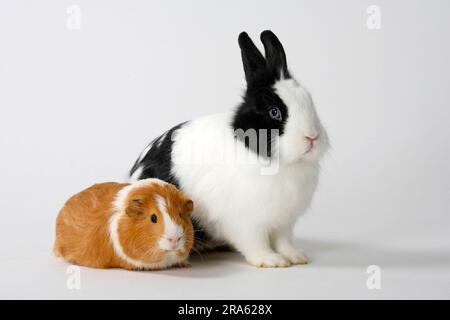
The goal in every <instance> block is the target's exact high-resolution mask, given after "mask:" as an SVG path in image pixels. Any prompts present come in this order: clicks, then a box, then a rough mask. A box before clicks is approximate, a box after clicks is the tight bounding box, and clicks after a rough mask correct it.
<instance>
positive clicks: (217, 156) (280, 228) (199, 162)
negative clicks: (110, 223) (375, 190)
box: [130, 30, 328, 267]
mask: <svg viewBox="0 0 450 320" xmlns="http://www.w3.org/2000/svg"><path fill="white" fill-rule="evenodd" d="M261 41H262V43H263V45H264V50H265V58H264V56H263V55H262V54H261V52H260V51H259V50H258V49H257V47H256V46H255V45H254V43H253V42H252V40H251V39H250V37H249V36H248V35H247V33H245V32H242V33H241V34H240V35H239V46H240V48H241V54H242V61H243V65H244V71H245V78H246V81H247V89H246V92H245V95H244V97H243V102H242V103H241V104H240V105H239V106H238V107H237V108H236V109H234V110H232V111H230V112H227V113H224V114H217V115H211V116H205V117H202V118H199V119H196V120H192V121H188V122H185V123H182V124H180V125H178V126H176V127H174V128H172V129H170V130H169V131H167V132H166V133H164V134H163V135H161V136H160V137H158V138H157V139H155V140H154V141H152V142H151V143H150V144H149V145H148V146H147V148H145V150H144V151H143V152H142V153H141V156H140V157H139V159H138V160H137V161H136V163H135V164H134V166H133V168H132V169H131V171H130V179H131V180H139V179H145V178H150V177H153V178H159V179H162V180H165V181H168V182H170V183H173V184H175V185H177V186H178V187H179V188H180V189H181V190H182V191H183V192H185V193H186V194H188V195H189V197H191V198H192V200H193V201H194V202H195V204H196V209H195V212H194V213H193V219H194V222H195V224H196V225H197V227H198V228H199V229H200V230H202V232H204V234H203V235H202V236H206V237H207V238H209V240H212V241H213V242H214V243H217V244H228V245H232V246H233V247H234V248H236V249H237V250H238V251H240V252H241V253H242V254H243V255H244V256H245V258H246V259H247V261H248V262H249V263H251V264H252V265H255V266H259V267H285V266H289V265H291V264H303V263H306V262H307V258H306V257H305V255H304V254H303V252H302V251H301V250H300V249H297V248H295V247H294V246H293V244H292V231H293V227H294V224H295V221H296V219H297V217H298V216H299V215H301V214H302V213H303V212H304V211H305V210H306V209H307V208H308V207H309V205H310V203H311V199H312V197H313V194H314V191H315V189H316V186H317V181H318V174H319V160H320V158H321V156H322V155H323V154H324V152H325V151H326V150H327V148H328V137H327V133H326V131H325V129H324V128H323V126H322V124H321V123H320V120H319V118H318V116H317V113H316V111H315V108H314V104H313V101H312V99H311V96H310V95H309V93H308V92H307V91H306V90H305V89H304V88H303V87H302V86H301V85H300V84H299V83H298V82H297V81H296V80H295V79H294V78H293V77H292V75H291V73H290V72H289V71H288V69H287V64H286V56H285V53H284V49H283V47H282V45H281V43H280V41H279V40H278V38H277V37H276V36H275V35H274V34H273V33H272V32H271V31H268V30H267V31H264V32H262V33H261ZM255 141H256V143H255Z"/></svg>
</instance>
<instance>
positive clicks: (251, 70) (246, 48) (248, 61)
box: [238, 32, 266, 84]
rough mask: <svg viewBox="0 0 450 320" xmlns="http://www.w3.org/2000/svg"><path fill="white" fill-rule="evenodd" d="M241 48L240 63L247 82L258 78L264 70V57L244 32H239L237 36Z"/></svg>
mask: <svg viewBox="0 0 450 320" xmlns="http://www.w3.org/2000/svg"><path fill="white" fill-rule="evenodd" d="M238 42H239V47H240V48H241V56H242V63H243V64H244V72H245V79H246V80H247V84H249V83H251V82H252V81H253V80H255V79H256V78H258V75H261V74H263V73H264V72H265V71H266V59H264V56H263V55H262V53H261V52H260V51H259V50H258V48H257V47H256V46H255V44H254V43H253V41H252V39H250V37H249V36H248V34H247V33H246V32H241V34H240V35H239V38H238Z"/></svg>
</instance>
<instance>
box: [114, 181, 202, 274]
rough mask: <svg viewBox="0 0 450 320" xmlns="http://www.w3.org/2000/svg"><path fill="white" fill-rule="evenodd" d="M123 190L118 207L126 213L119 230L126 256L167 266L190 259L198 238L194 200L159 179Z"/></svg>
mask: <svg viewBox="0 0 450 320" xmlns="http://www.w3.org/2000/svg"><path fill="white" fill-rule="evenodd" d="M121 192H122V194H120V193H119V196H118V198H117V199H116V207H117V206H119V207H121V208H122V211H123V212H124V214H122V216H121V218H120V220H119V221H118V225H117V233H118V237H119V240H120V244H121V246H122V248H123V253H124V254H125V255H126V257H129V258H131V259H133V260H137V261H141V262H143V263H145V264H150V265H151V264H158V263H162V264H166V265H165V266H169V265H170V263H171V262H172V263H176V262H178V261H182V260H184V259H186V258H187V257H188V255H189V251H190V250H191V248H192V246H193V241H194V229H193V225H192V222H191V219H190V214H191V212H192V210H193V202H192V200H190V199H189V198H187V197H186V196H185V195H184V194H183V193H182V192H180V191H179V190H178V189H177V188H176V187H175V186H173V185H171V184H168V183H165V182H163V181H160V180H157V179H145V180H140V181H138V182H136V183H134V184H131V185H129V186H128V187H125V188H124V189H123V190H121ZM117 203H119V204H118V205H117Z"/></svg>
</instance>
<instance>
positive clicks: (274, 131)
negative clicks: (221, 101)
mask: <svg viewBox="0 0 450 320" xmlns="http://www.w3.org/2000/svg"><path fill="white" fill-rule="evenodd" d="M261 41H262V43H263V45H264V51H265V57H264V56H263V55H262V54H261V52H260V51H259V50H258V48H257V47H256V46H255V44H254V43H253V41H252V40H251V39H250V37H249V36H248V35H247V33H245V32H242V33H241V34H240V35H239V46H240V48H241V54H242V61H243V65H244V71H245V79H246V81H247V89H246V91H245V94H244V97H243V100H244V101H243V102H242V104H241V105H240V106H239V107H238V108H237V110H236V113H235V115H234V118H233V128H234V130H235V131H237V130H241V131H242V132H247V131H249V130H250V131H253V132H255V133H256V136H257V140H258V143H257V144H255V145H257V147H256V148H255V147H253V148H252V147H251V144H250V143H249V141H248V139H247V138H248V137H249V136H248V135H244V136H243V137H244V138H243V142H244V143H245V144H246V146H247V147H249V148H251V149H254V151H255V152H258V153H259V155H263V156H264V155H266V156H269V157H271V156H274V155H275V154H276V155H277V156H278V157H279V161H280V162H281V163H291V162H296V161H311V162H315V161H318V160H319V159H320V157H321V156H322V154H323V153H324V152H325V151H326V149H327V148H328V137H327V133H326V131H325V129H324V128H323V126H322V124H321V123H320V120H319V118H318V115H317V113H316V110H315V107H314V103H313V101H312V99H311V96H310V94H309V93H308V91H306V90H305V89H304V88H303V87H302V86H301V85H300V84H299V83H298V82H297V81H296V80H295V79H294V78H293V77H292V75H291V74H290V72H289V71H288V68H287V63H286V55H285V52H284V49H283V46H282V45H281V43H280V41H279V40H278V38H277V37H276V36H275V34H273V32H271V31H269V30H266V31H263V32H262V33H261ZM238 137H239V135H238ZM264 144H265V146H266V147H264V148H262V147H261V146H263V145H264ZM265 150H267V152H265ZM264 153H265V154H264Z"/></svg>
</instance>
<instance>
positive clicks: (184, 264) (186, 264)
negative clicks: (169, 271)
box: [173, 261, 192, 268]
mask: <svg viewBox="0 0 450 320" xmlns="http://www.w3.org/2000/svg"><path fill="white" fill-rule="evenodd" d="M173 267H174V268H190V267H192V264H190V263H189V262H187V261H181V262H178V263H176V264H174V266H173Z"/></svg>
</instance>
